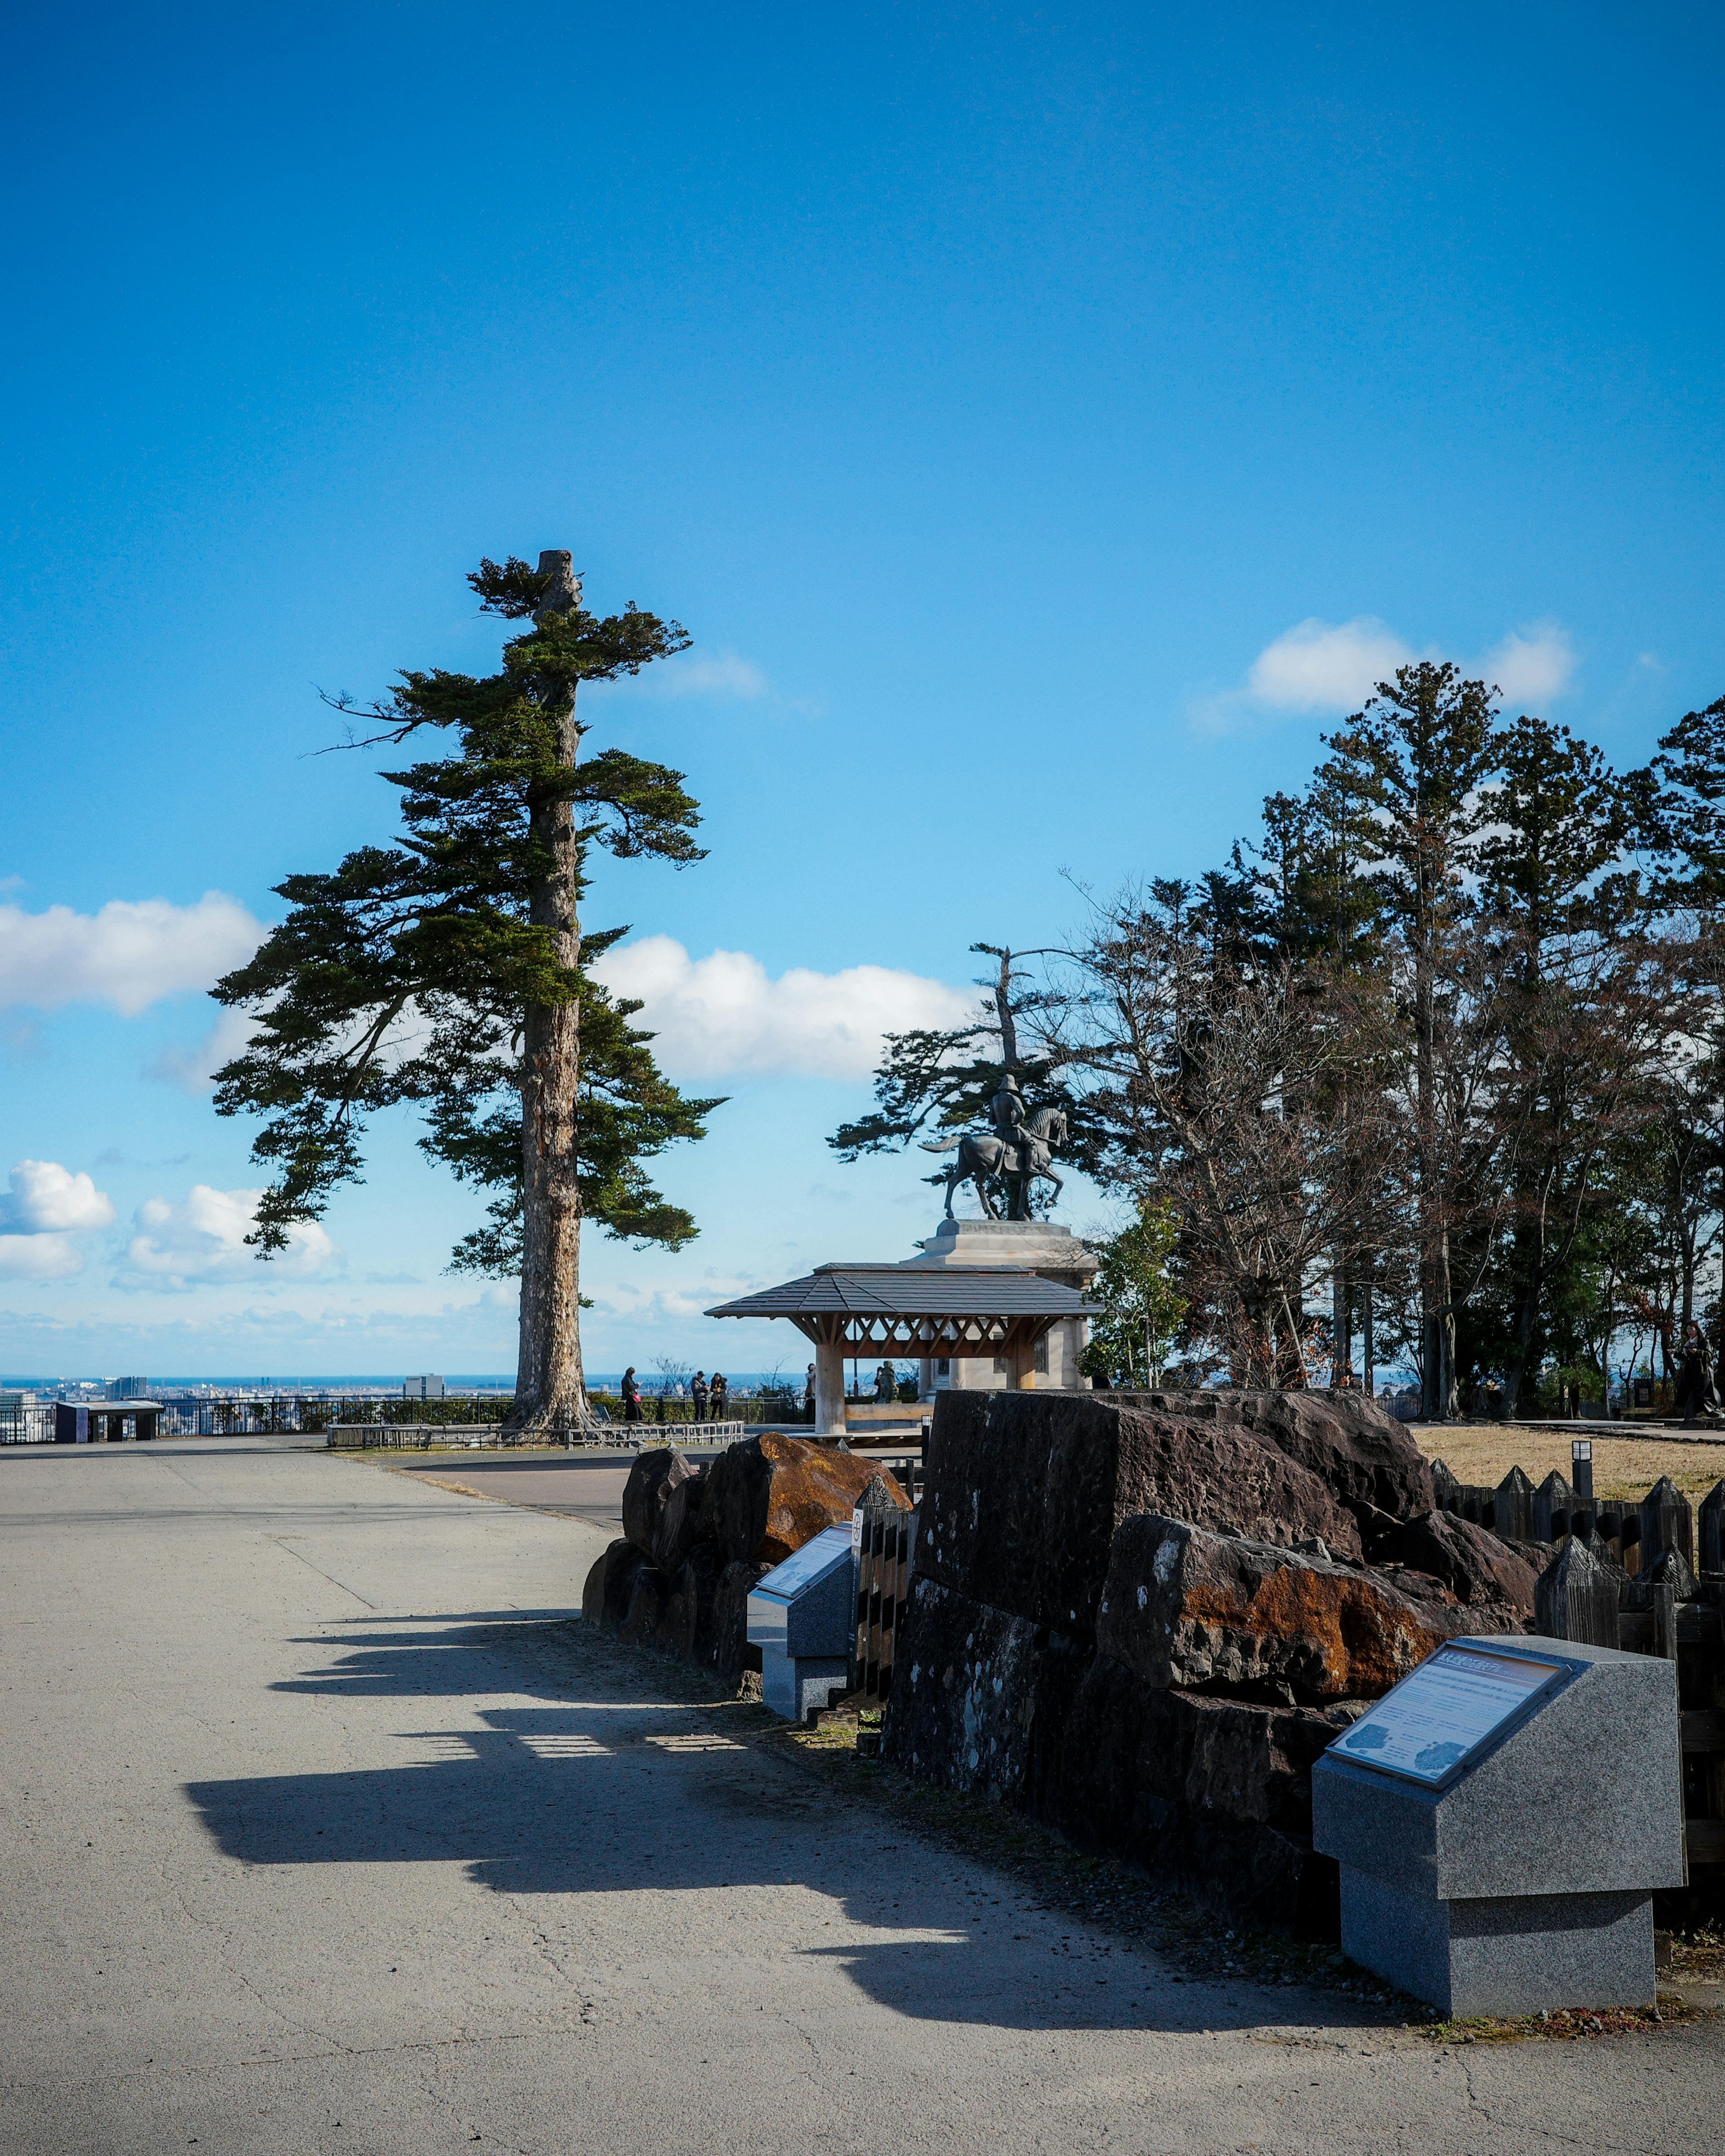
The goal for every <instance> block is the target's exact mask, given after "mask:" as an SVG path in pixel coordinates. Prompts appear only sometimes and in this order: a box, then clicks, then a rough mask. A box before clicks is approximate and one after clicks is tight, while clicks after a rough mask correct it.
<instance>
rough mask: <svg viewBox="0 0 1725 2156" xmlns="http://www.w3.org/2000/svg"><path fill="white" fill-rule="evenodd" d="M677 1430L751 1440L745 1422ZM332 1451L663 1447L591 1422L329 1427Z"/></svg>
mask: <svg viewBox="0 0 1725 2156" xmlns="http://www.w3.org/2000/svg"><path fill="white" fill-rule="evenodd" d="M665 1427H666V1428H667V1429H672V1428H674V1429H675V1432H676V1437H677V1441H678V1443H679V1444H680V1445H691V1444H692V1445H721V1446H723V1445H739V1444H741V1443H742V1440H743V1439H744V1438H745V1437H746V1436H747V1435H748V1428H747V1424H745V1423H741V1422H704V1423H681V1424H668V1425H665ZM324 1441H325V1444H326V1447H327V1448H328V1449H329V1450H331V1451H341V1452H366V1451H372V1450H379V1451H389V1452H431V1451H434V1450H443V1449H444V1448H445V1447H448V1448H451V1449H454V1450H465V1451H479V1450H485V1451H509V1450H517V1449H519V1448H520V1447H521V1446H524V1445H525V1446H527V1447H529V1448H531V1449H533V1450H537V1449H538V1448H539V1447H541V1446H543V1445H561V1446H562V1448H563V1449H564V1450H566V1451H575V1450H591V1449H592V1448H593V1447H602V1448H609V1449H615V1448H618V1447H624V1448H627V1449H628V1450H633V1451H640V1450H645V1449H646V1448H647V1447H649V1446H650V1445H656V1444H658V1443H659V1442H660V1434H659V1426H658V1425H656V1424H640V1423H629V1424H617V1423H599V1422H593V1423H588V1424H579V1425H570V1426H564V1427H554V1428H550V1429H544V1428H542V1429H538V1430H500V1429H499V1428H498V1426H497V1425H496V1424H495V1423H394V1422H340V1423H331V1425H330V1428H329V1430H328V1432H327V1434H326V1437H325V1440H324Z"/></svg>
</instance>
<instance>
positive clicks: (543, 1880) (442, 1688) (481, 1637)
mask: <svg viewBox="0 0 1725 2156" xmlns="http://www.w3.org/2000/svg"><path fill="white" fill-rule="evenodd" d="M576 1629H577V1628H572V1627H571V1626H569V1625H567V1624H566V1623H564V1624H558V1625H556V1626H555V1627H549V1626H547V1625H544V1624H543V1623H539V1624H534V1623H532V1622H531V1621H528V1622H525V1623H521V1622H518V1623H515V1624H511V1625H501V1626H500V1625H495V1624H486V1623H473V1624H470V1623H465V1622H457V1623H455V1624H453V1625H444V1626H441V1627H439V1628H438V1629H436V1630H431V1629H429V1628H428V1627H425V1626H423V1625H422V1626H419V1627H416V1628H414V1629H413V1630H403V1631H401V1632H393V1631H390V1630H387V1629H377V1628H375V1627H374V1628H373V1629H372V1630H371V1631H368V1632H367V1633H365V1634H363V1635H358V1636H357V1637H355V1636H354V1635H349V1640H347V1642H344V1645H347V1646H348V1647H350V1648H351V1651H348V1652H345V1653H343V1654H342V1655H341V1656H340V1657H339V1658H338V1659H337V1660H336V1661H335V1662H334V1663H333V1664H332V1665H331V1666H329V1667H328V1668H326V1669H325V1670H324V1671H308V1672H307V1673H306V1674H305V1676H302V1677H300V1678H298V1679H290V1680H287V1681H285V1682H283V1683H281V1684H280V1685H277V1686H275V1687H274V1689H275V1690H276V1691H287V1692H297V1693H301V1694H305V1693H311V1694H316V1695H321V1696H324V1697H328V1696H330V1695H332V1694H333V1695H336V1696H346V1697H357V1698H379V1697H394V1698H400V1699H403V1700H411V1699H413V1698H415V1697H418V1698H447V1697H455V1696H468V1697H472V1698H473V1700H474V1702H475V1712H474V1715H473V1719H472V1722H471V1723H470V1725H469V1726H466V1727H460V1728H454V1729H451V1728H441V1729H431V1730H425V1729H416V1728H414V1727H412V1726H411V1723H410V1722H409V1724H408V1726H404V1727H401V1728H398V1729H397V1730H394V1731H393V1732H391V1735H392V1736H393V1738H394V1739H395V1740H396V1741H397V1742H398V1743H399V1744H400V1747H401V1752H402V1757H401V1759H400V1763H398V1764H393V1765H388V1766H382V1767H371V1768H350V1769H342V1770H336V1771H331V1772H327V1773H301V1774H259V1775H253V1776H242V1777H234V1778H233V1779H227V1780H219V1781H205V1782H195V1783H191V1784H187V1795H188V1796H189V1798H190V1799H191V1800H192V1802H193V1804H194V1805H195V1806H196V1807H197V1809H198V1812H199V1814H200V1815H201V1817H202V1819H203V1823H204V1825H205V1826H206V1828H207V1829H208V1832H209V1833H210V1835H212V1836H213V1839H214V1840H215V1841H216V1843H217V1844H218V1846H219V1847H220V1848H221V1849H222V1851H223V1852H224V1853H225V1854H226V1855H227V1856H229V1857H231V1858H232V1859H234V1861H237V1862H239V1863H242V1864H245V1865H248V1866H280V1865H288V1866H294V1865H342V1864H399V1863H454V1864H459V1865H461V1866H464V1867H465V1870H466V1871H467V1874H468V1876H470V1878H471V1879H472V1880H473V1881H475V1883H477V1884H479V1885H480V1886H485V1887H487V1888H489V1889H490V1890H492V1891H493V1892H497V1893H501V1894H511V1895H539V1894H566V1895H567V1894H573V1895H605V1896H614V1895H628V1894H634V1893H641V1892H648V1891H649V1890H650V1891H651V1892H653V1893H655V1894H661V1895H662V1894H665V1893H691V1894H701V1893H725V1892H747V1890H749V1889H751V1888H763V1889H772V1888H783V1887H786V1886H803V1887H807V1888H808V1889H809V1890H810V1891H811V1892H814V1893H816V1894H819V1895H823V1896H830V1897H834V1899H835V1900H836V1901H838V1902H839V1903H840V1904H841V1905H842V1907H843V1909H844V1912H845V1916H846V1917H848V1918H850V1921H851V1922H853V1923H855V1924H857V1925H859V1926H861V1927H864V1928H866V1929H867V1930H869V1931H870V1933H873V1934H875V1936H874V1937H871V1938H869V1939H868V1940H866V1941H865V1942H864V1943H856V1942H855V1941H852V1942H848V1943H835V1944H834V1945H833V1946H831V1947H822V1948H812V1949H798V1948H787V1951H790V1952H795V1951H806V1952H809V1953H812V1954H813V1955H814V1956H815V1957H817V1958H823V1959H824V1958H836V1959H838V1960H839V1961H840V1962H841V1963H843V1965H844V1966H845V1969H846V1970H847V1971H848V1973H849V1974H850V1976H851V1978H852V1979H853V1980H854V1981H855V1983H856V1984H858V1986H859V1987H860V1989H862V1990H863V1991H864V1992H865V1993H866V1994H868V1995H869V1996H870V1997H871V1998H873V1999H876V2000H877V2001H879V2002H880V2004H881V2005H886V2006H887V2007H890V2008H891V2009H892V2010H895V2011H896V2012H899V2013H903V2014H906V2015H911V2016H913V2017H916V2018H918V2019H930V2020H943V2021H957V2022H971V2023H977V2024H985V2025H989V2026H993V2027H1000V2028H1010V2029H1038V2030H1058V2029H1081V2028H1082V2029H1097V2028H1132V2029H1141V2030H1178V2029H1212V2030H1221V2029H1227V2028H1256V2027H1263V2026H1265V2025H1266V2024H1267V2025H1272V2026H1277V2027H1283V2026H1286V2025H1288V2022H1289V2015H1288V2009H1289V2008H1291V2007H1297V2011H1298V2026H1299V2027H1301V2029H1303V2030H1307V2031H1310V2032H1312V2033H1313V2034H1316V2032H1317V2030H1320V2029H1322V2028H1323V2027H1324V2026H1327V2025H1330V2026H1338V2027H1339V2026H1347V2027H1349V2028H1353V2027H1356V2026H1357V2025H1358V2016H1357V2015H1353V2014H1349V2013H1348V2012H1347V2011H1345V2010H1342V2002H1340V2001H1338V2000H1337V1999H1333V1998H1332V1997H1330V1996H1327V1995H1326V1994H1323V1993H1321V1992H1303V1991H1302V1992H1301V1993H1298V1994H1294V1995H1293V1996H1291V1997H1287V1998H1283V1999H1278V2000H1276V2001H1275V2002H1274V2003H1273V2004H1272V2001H1271V1999H1270V1998H1269V1997H1267V1996H1266V1995H1265V1994H1261V1993H1254V1992H1253V1991H1252V1990H1251V1989H1250V1988H1249V1987H1245V1986H1243V1985H1241V1984H1207V1983H1191V1982H1189V1983H1186V1984H1181V1982H1180V1981H1179V1980H1178V1978H1177V1977H1176V1976H1175V1975H1174V1974H1173V1972H1172V1971H1171V1970H1170V1969H1168V1967H1167V1966H1166V1965H1165V1964H1164V1963H1163V1962H1162V1961H1161V1960H1160V1959H1159V1958H1158V1957H1157V1956H1156V1955H1155V1954H1154V1953H1152V1952H1150V1951H1148V1950H1147V1949H1145V1948H1141V1947H1139V1946H1137V1945H1134V1944H1132V1943H1130V1942H1127V1941H1124V1940H1120V1939H1112V1938H1108V1937H1107V1936H1106V1934H1105V1933H1101V1932H1100V1931H1097V1930H1094V1929H1092V1928H1090V1927H1088V1926H1086V1925H1085V1924H1083V1923H1081V1922H1074V1921H1072V1920H1070V1919H1068V1918H1065V1917H1061V1916H1060V1915H1059V1914H1058V1912H1053V1911H1050V1910H1048V1909H1046V1908H1039V1907H1036V1905H1035V1890H1034V1885H1030V1886H1027V1885H1026V1883H1025V1882H1024V1881H1023V1880H1021V1879H1014V1878H1011V1877H1008V1876H1004V1875H1002V1874H999V1873H996V1872H993V1871H990V1870H988V1867H987V1866H984V1865H982V1864H979V1863H978V1862H977V1861H975V1860H974V1859H970V1858H963V1857H958V1856H955V1855H954V1854H953V1853H952V1851H948V1850H946V1849H943V1848H942V1847H941V1846H940V1845H938V1843H937V1842H935V1841H931V1840H924V1839H922V1838H921V1837H919V1836H917V1835H916V1834H915V1832H914V1830H911V1828H909V1827H907V1826H906V1825H905V1824H904V1822H903V1821H901V1820H899V1819H896V1818H890V1817H888V1816H886V1815H880V1814H875V1813H873V1812H872V1811H871V1810H870V1809H869V1808H868V1807H866V1806H865V1805H861V1804H855V1803H847V1802H845V1801H843V1800H838V1801H836V1802H835V1800H834V1798H833V1797H832V1796H831V1795H830V1794H829V1793H828V1792H827V1791H826V1790H825V1789H823V1788H822V1787H821V1786H820V1784H819V1783H817V1782H816V1781H815V1780H814V1779H813V1778H812V1777H810V1776H809V1775H808V1774H805V1773H804V1772H803V1771H801V1770H799V1769H798V1768H797V1767H796V1766H795V1765H793V1764H792V1763H788V1762H787V1761H785V1760H784V1759H783V1758H779V1757H777V1756H775V1755H773V1754H772V1753H764V1752H762V1750H760V1749H759V1748H757V1747H755V1746H753V1745H751V1744H748V1743H742V1742H740V1741H738V1739H737V1738H733V1737H731V1736H729V1735H727V1734H726V1728H725V1724H726V1718H727V1715H729V1716H732V1717H737V1715H739V1714H741V1715H743V1716H748V1715H751V1714H754V1713H757V1712H758V1710H756V1709H751V1708H749V1707H747V1706H739V1704H738V1703H737V1702H728V1703H727V1702H705V1703H703V1702H690V1701H687V1700H682V1701H679V1700H675V1699H670V1698H666V1697H664V1696H663V1688H662V1686H661V1684H660V1675H661V1673H660V1672H659V1671H656V1670H655V1669H654V1668H653V1667H652V1666H650V1665H646V1664H640V1665H632V1664H631V1663H624V1665H623V1666H621V1668H619V1658H618V1657H617V1656H615V1655H612V1654H608V1653H603V1652H602V1653H600V1654H598V1655H592V1654H584V1653H582V1652H580V1651H576V1652H574V1653H573V1654H571V1653H570V1652H569V1651H568V1650H569V1649H570V1647H571V1646H572V1645H575V1646H576V1647H577V1649H578V1647H579V1644H580V1643H579V1641H578V1639H577V1640H572V1639H571V1634H572V1631H574V1630H576ZM551 1630H555V1631H556V1633H557V1635H558V1638H559V1640H560V1642H561V1644H562V1648H563V1651H562V1653H561V1654H556V1653H552V1652H550V1651H548V1648H549V1646H550V1645H551V1644H552V1643H550V1642H548V1641H547V1640H546V1639H545V1636H544V1635H546V1634H547V1632H549V1631H551ZM589 1644H591V1643H589ZM536 1646H539V1647H543V1648H547V1651H544V1652H537V1651H534V1649H535V1647H536ZM589 1664H590V1665H592V1666H583V1665H589ZM548 1690H552V1691H557V1692H560V1693H562V1694H563V1695H565V1697H562V1698H559V1699H557V1700H556V1701H555V1702H549V1703H534V1702H533V1700H532V1697H531V1696H532V1695H533V1694H535V1693H537V1694H539V1695H540V1697H541V1700H543V1695H544V1693H545V1692H546V1691H548ZM619 1691H620V1692H621V1693H622V1694H623V1696H622V1697H612V1698H608V1697H604V1696H603V1695H605V1694H606V1693H607V1692H619ZM524 1694H525V1695H526V1697H523V1695H524ZM571 1694H577V1695H580V1696H578V1697H570V1696H568V1695H571ZM655 1694H657V1695H658V1696H657V1697H655ZM351 1734H352V1732H351V1731H350V1735H351ZM905 1933H916V1937H914V1938H907V1937H905V1936H902V1935H903V1934H905ZM881 1934H885V1936H880V1935H881ZM895 1935H896V1936H895ZM1319 2040H1321V2041H1324V2042H1326V2043H1327V2042H1332V2041H1333V2039H1326V2038H1320V2039H1319Z"/></svg>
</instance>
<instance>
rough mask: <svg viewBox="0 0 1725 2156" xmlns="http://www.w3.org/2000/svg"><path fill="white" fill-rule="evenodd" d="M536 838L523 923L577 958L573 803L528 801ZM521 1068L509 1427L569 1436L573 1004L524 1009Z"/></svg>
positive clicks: (566, 715)
mask: <svg viewBox="0 0 1725 2156" xmlns="http://www.w3.org/2000/svg"><path fill="white" fill-rule="evenodd" d="M554 716H555V719H556V722H557V755H558V760H559V762H562V763H563V764H564V765H565V766H567V767H569V768H571V769H572V768H573V767H574V763H575V760H576V757H577V754H578V750H579V747H580V737H579V735H578V733H577V732H576V731H575V699H574V696H573V695H572V694H571V695H570V696H569V700H568V706H567V710H564V711H558V712H557V713H555V714H554ZM531 822H532V830H533V836H534V838H535V839H536V841H537V842H538V844H540V845H541V846H542V847H543V848H544V849H545V850H546V851H547V853H548V854H549V855H551V857H552V868H551V870H550V871H549V873H548V874H547V875H545V876H543V877H542V878H541V879H539V880H537V881H536V883H535V884H534V885H533V888H532V892H531V901H530V918H531V921H532V922H533V924H534V926H535V927H542V928H548V929H549V930H550V931H551V932H552V944H553V947H554V949H555V951H556V954H557V963H558V964H559V965H560V966H565V967H569V968H572V967H574V966H575V965H576V964H577V963H578V962H579V960H580V957H581V923H580V921H579V920H578V917H577V914H576V908H575V894H576V876H577V871H578V859H577V851H576V844H575V819H574V809H573V804H572V803H571V802H570V801H569V800H567V798H559V799H557V800H552V801H544V802H534V803H532V804H531ZM522 1050H523V1055H522V1070H521V1199H522V1222H521V1337H520V1347H519V1351H518V1355H517V1360H516V1396H515V1412H514V1414H512V1415H511V1418H510V1423H509V1427H510V1428H511V1430H570V1429H573V1428H576V1427H578V1426H579V1425H581V1424H584V1423H585V1422H586V1420H587V1419H588V1405H587V1390H586V1386H585V1383H584V1382H583V1376H582V1369H581V1193H580V1189H579V1187H578V1183H577V1182H576V1163H577V1160H578V1130H577V1123H576V1101H577V1092H578V1086H579V1081H580V1075H581V1009H580V1006H579V1004H577V1003H575V1002H573V1001H571V1002H568V1003H566V1004H529V1005H528V1006H527V1009H526V1018H525V1020H524V1024H523V1037H522Z"/></svg>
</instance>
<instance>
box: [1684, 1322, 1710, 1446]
mask: <svg viewBox="0 0 1725 2156" xmlns="http://www.w3.org/2000/svg"><path fill="white" fill-rule="evenodd" d="M1676 1409H1677V1413H1678V1414H1680V1415H1681V1417H1682V1419H1683V1420H1684V1421H1685V1422H1686V1423H1691V1422H1693V1421H1694V1419H1695V1418H1696V1417H1697V1415H1698V1414H1701V1413H1702V1411H1703V1410H1705V1411H1706V1412H1707V1414H1716V1413H1717V1409H1718V1394H1717V1393H1716V1392H1715V1391H1714V1389H1713V1356H1712V1349H1711V1348H1710V1347H1708V1346H1707V1335H1706V1334H1705V1333H1704V1332H1702V1329H1701V1327H1700V1326H1698V1325H1697V1323H1696V1322H1695V1320H1694V1319H1693V1318H1691V1319H1690V1321H1689V1322H1688V1323H1687V1324H1686V1326H1685V1327H1683V1344H1682V1346H1681V1347H1680V1348H1679V1349H1678V1350H1677V1398H1676Z"/></svg>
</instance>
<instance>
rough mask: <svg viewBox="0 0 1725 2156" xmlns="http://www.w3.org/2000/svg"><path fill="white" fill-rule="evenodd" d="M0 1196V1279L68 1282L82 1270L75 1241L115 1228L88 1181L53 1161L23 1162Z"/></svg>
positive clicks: (105, 1199) (100, 1194)
mask: <svg viewBox="0 0 1725 2156" xmlns="http://www.w3.org/2000/svg"><path fill="white" fill-rule="evenodd" d="M7 1180H8V1188H7V1189H6V1190H5V1191H4V1192H0V1229H4V1230H7V1231H8V1232H6V1233H3V1234H0V1279H3V1280H34V1281H54V1280H69V1279H71V1277H72V1276H73V1275H74V1273H80V1272H82V1271H83V1270H84V1254H83V1252H82V1251H81V1250H80V1249H79V1248H78V1246H77V1245H76V1244H75V1243H74V1241H73V1240H72V1238H73V1237H74V1235H87V1234H88V1233H89V1232H90V1230H91V1229H96V1228H107V1227H110V1226H111V1225H112V1224H113V1221H114V1206H113V1202H112V1200H111V1199H110V1198H109V1196H108V1193H107V1192H106V1191H105V1190H98V1189H97V1188H96V1187H95V1183H94V1182H93V1181H92V1180H91V1178H90V1177H89V1176H87V1175H85V1174H83V1173H79V1174H75V1175H74V1173H73V1172H72V1171H71V1169H70V1168H62V1167H61V1166H60V1164H59V1162H58V1161H57V1160H21V1161H18V1163H16V1164H15V1165H14V1167H13V1171H12V1173H11V1175H10V1176H9V1177H8V1179H7Z"/></svg>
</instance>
